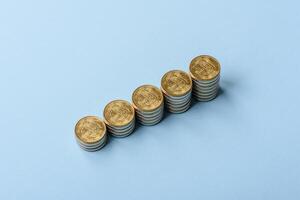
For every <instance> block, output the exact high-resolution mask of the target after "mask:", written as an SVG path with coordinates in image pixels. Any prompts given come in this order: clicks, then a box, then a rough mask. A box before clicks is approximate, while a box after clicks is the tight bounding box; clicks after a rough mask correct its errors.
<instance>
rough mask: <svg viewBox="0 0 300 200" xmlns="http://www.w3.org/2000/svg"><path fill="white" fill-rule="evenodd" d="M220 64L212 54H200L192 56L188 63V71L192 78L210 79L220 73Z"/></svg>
mask: <svg viewBox="0 0 300 200" xmlns="http://www.w3.org/2000/svg"><path fill="white" fill-rule="evenodd" d="M220 70H221V67H220V64H219V62H218V61H217V59H215V58H214V57H212V56H209V55H201V56H198V57H196V58H194V59H193V60H192V61H191V64H190V72H191V76H192V78H193V79H196V80H211V79H214V78H215V77H216V76H218V75H219V74H220Z"/></svg>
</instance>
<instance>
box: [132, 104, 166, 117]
mask: <svg viewBox="0 0 300 200" xmlns="http://www.w3.org/2000/svg"><path fill="white" fill-rule="evenodd" d="M163 109H164V103H162V105H161V106H160V107H159V108H157V109H155V110H153V111H150V112H148V111H141V110H138V109H135V112H136V113H139V114H142V115H152V114H156V113H158V112H160V111H161V110H163Z"/></svg>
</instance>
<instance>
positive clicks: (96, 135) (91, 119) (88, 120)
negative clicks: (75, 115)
mask: <svg viewBox="0 0 300 200" xmlns="http://www.w3.org/2000/svg"><path fill="white" fill-rule="evenodd" d="M105 133H106V126H105V123H104V122H103V121H102V120H101V119H99V118H98V117H95V116H87V117H84V118H82V119H80V120H79V121H78V122H77V124H76V126H75V134H76V136H77V138H78V139H79V140H81V141H82V142H84V143H87V144H93V143H96V142H99V141H100V140H101V139H102V138H103V137H104V135H105Z"/></svg>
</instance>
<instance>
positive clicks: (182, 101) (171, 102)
mask: <svg viewBox="0 0 300 200" xmlns="http://www.w3.org/2000/svg"><path fill="white" fill-rule="evenodd" d="M191 97H192V93H191V95H190V96H189V97H188V98H186V99H184V100H180V101H165V105H174V106H176V105H182V104H185V103H186V102H188V101H189V100H190V99H191Z"/></svg>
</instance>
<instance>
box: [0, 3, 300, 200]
mask: <svg viewBox="0 0 300 200" xmlns="http://www.w3.org/2000/svg"><path fill="white" fill-rule="evenodd" d="M299 7H300V4H299V3H297V1H258V0H254V1H234V0H230V1H214V0H213V1H212V0H207V1H164V2H163V1H130V2H124V1H109V2H108V1H107V2H104V1H103V2H100V1H71V0H70V1H60V0H51V1H50V0H49V1H20V0H19V1H14V0H11V1H1V3H0V27H1V29H0V67H1V74H0V75H1V77H0V89H1V98H0V108H1V117H0V123H1V139H0V158H1V164H0V199H3V200H10V199H26V200H27V199H28V200H29V199H30V200H33V199H49V200H50V199H51V200H52V199H138V200H140V199H172V200H174V199H229V200H233V199H244V200H245V199H249V200H253V199H264V200H265V199H272V200H274V199H289V200H292V199H299V198H300V189H299V188H300V156H299V152H300V128H299V113H300V106H299V102H300V95H299V86H300V79H299V74H300V66H299V55H300V48H299V46H300V14H299ZM199 54H210V55H213V56H214V57H216V58H217V59H218V60H219V61H220V63H221V64H222V73H221V75H222V78H221V86H222V90H223V92H222V94H221V95H220V96H219V97H218V98H217V99H215V100H214V101H211V102H208V103H197V104H195V105H194V106H193V107H192V108H191V109H190V110H189V111H188V112H186V113H184V114H180V115H175V114H172V115H168V116H167V117H166V118H165V119H164V120H163V121H162V122H161V123H160V124H159V125H156V126H153V127H139V128H138V129H137V130H136V131H135V132H134V134H132V135H131V136H130V137H128V138H124V139H111V140H110V142H109V144H108V145H107V146H106V147H105V148H104V149H102V150H101V151H99V152H96V153H88V152H85V151H82V150H81V149H80V148H79V147H78V145H77V144H76V142H75V139H74V125H75V123H76V122H77V120H79V119H80V118H81V117H83V116H85V115H98V116H101V117H102V110H103V108H104V106H105V105H106V104H107V103H108V102H109V101H111V100H113V99H116V98H121V99H125V100H130V99H131V93H132V92H133V90H134V89H135V88H136V87H138V86H140V85H141V84H145V83H147V84H155V85H157V86H159V84H160V78H161V76H162V75H163V74H164V73H165V72H166V71H168V70H171V69H182V70H186V71H187V70H188V65H189V62H190V61H191V59H192V58H193V57H195V56H197V55H199Z"/></svg>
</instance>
